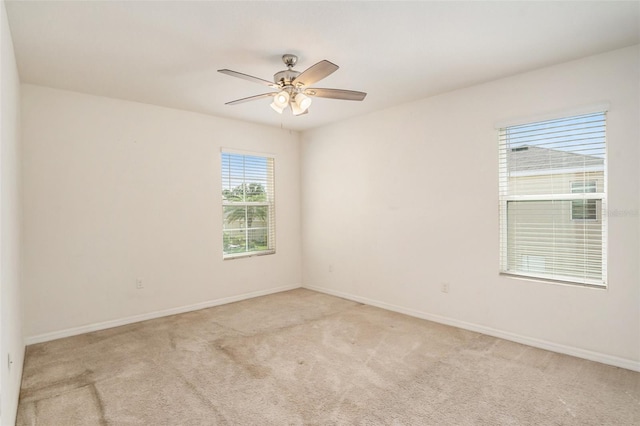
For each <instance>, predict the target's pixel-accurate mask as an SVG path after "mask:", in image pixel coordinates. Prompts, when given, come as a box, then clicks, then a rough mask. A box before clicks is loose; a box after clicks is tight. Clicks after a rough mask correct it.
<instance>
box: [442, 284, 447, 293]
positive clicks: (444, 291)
mask: <svg viewBox="0 0 640 426" xmlns="http://www.w3.org/2000/svg"><path fill="white" fill-rule="evenodd" d="M440 291H441V292H443V293H449V283H442V284H440Z"/></svg>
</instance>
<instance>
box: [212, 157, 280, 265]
mask: <svg viewBox="0 0 640 426" xmlns="http://www.w3.org/2000/svg"><path fill="white" fill-rule="evenodd" d="M274 181H275V179H274V159H273V158H272V157H267V156H262V155H248V154H240V153H234V152H227V151H223V152H222V252H223V257H224V258H225V259H228V258H234V257H242V256H252V255H261V254H271V253H275V248H276V243H275V242H276V239H275V190H274Z"/></svg>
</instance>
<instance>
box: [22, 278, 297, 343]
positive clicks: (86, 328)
mask: <svg viewBox="0 0 640 426" xmlns="http://www.w3.org/2000/svg"><path fill="white" fill-rule="evenodd" d="M300 287H301V286H299V285H289V286H282V287H276V288H272V289H268V290H260V291H254V292H251V293H244V294H240V295H237V296H231V297H224V298H222V299H215V300H208V301H206V302H200V303H196V304H193V305H188V306H179V307H177V308H170V309H164V310H161V311H155V312H149V313H146V314H140V315H133V316H130V317H126V318H120V319H116V320H111V321H104V322H98V323H94V324H87V325H82V326H80V327H73V328H68V329H65V330H60V331H53V332H51V333H44V334H38V335H35V336H29V337H26V338H25V344H26V345H33V344H35V343H42V342H48V341H51V340H56V339H62V338H63V337H70V336H76V335H78V334H84V333H90V332H92V331H98V330H105V329H107V328H113V327H120V326H122V325H127V324H133V323H136V322H140V321H147V320H150V319H155V318H160V317H166V316H170V315H176V314H182V313H185V312H191V311H198V310H200V309H205V308H211V307H213V306H219V305H224V304H227V303H232V302H239V301H241V300H246V299H252V298H254V297H259V296H266V295H268V294H274V293H280V292H283V291H288V290H293V289H296V288H300Z"/></svg>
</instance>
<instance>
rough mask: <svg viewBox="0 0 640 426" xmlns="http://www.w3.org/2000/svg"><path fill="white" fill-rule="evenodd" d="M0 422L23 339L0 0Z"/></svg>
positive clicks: (7, 48)
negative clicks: (11, 362) (9, 361)
mask: <svg viewBox="0 0 640 426" xmlns="http://www.w3.org/2000/svg"><path fill="white" fill-rule="evenodd" d="M0 44H1V46H0V142H1V148H0V241H1V244H0V399H1V401H2V403H1V404H0V410H1V411H0V416H1V417H0V424H3V425H12V424H14V423H15V416H16V409H17V407H18V395H19V392H20V380H21V378H22V363H23V359H24V340H23V335H22V304H21V299H20V293H21V264H20V262H21V260H20V259H21V237H20V230H21V201H20V81H19V78H18V70H17V68H16V61H15V56H14V52H13V42H12V40H11V33H10V32H9V23H8V21H7V15H6V10H5V5H4V1H2V2H0ZM8 356H11V359H12V361H13V364H12V365H11V367H10V368H9V365H8Z"/></svg>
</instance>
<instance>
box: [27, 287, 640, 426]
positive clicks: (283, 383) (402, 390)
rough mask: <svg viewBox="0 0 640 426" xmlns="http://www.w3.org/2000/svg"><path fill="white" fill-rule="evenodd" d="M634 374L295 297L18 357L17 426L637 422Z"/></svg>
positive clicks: (305, 293) (327, 300)
mask: <svg viewBox="0 0 640 426" xmlns="http://www.w3.org/2000/svg"><path fill="white" fill-rule="evenodd" d="M638 424H640V373H636V372H632V371H629V370H625V369H621V368H617V367H612V366H607V365H603V364H599V363H596V362H591V361H587V360H583V359H579V358H574V357H571V356H567V355H562V354H557V353H553V352H549V351H545V350H541V349H536V348H532V347H529V346H525V345H521V344H517V343H513V342H509V341H506V340H502V339H497V338H494V337H489V336H486V335H483V334H479V333H474V332H470V331H466V330H462V329H458V328H455V327H449V326H445V325H441V324H437V323H433V322H429V321H425V320H421V319H417V318H413V317H409V316H406V315H401V314H398V313H394V312H389V311H385V310H383V309H379V308H375V307H372V306H367V305H363V304H360V303H356V302H352V301H348V300H344V299H341V298H337V297H334V296H329V295H326V294H321V293H317V292H313V291H310V290H305V289H297V290H292V291H287V292H283V293H278V294H273V295H269V296H264V297H258V298H255V299H250V300H245V301H241V302H236V303H231V304H228V305H223V306H217V307H214V308H209V309H203V310H199V311H194V312H189V313H185V314H181V315H175V316H170V317H165V318H160V319H155V320H150V321H145V322H140V323H136V324H131V325H127V326H123V327H117V328H112V329H108V330H103V331H98V332H93V333H88V334H83V335H79V336H74V337H69V338H65V339H60V340H55V341H51V342H46V343H41V344H36V345H31V346H28V347H27V352H26V359H25V366H24V373H23V382H22V389H21V394H20V404H19V408H18V421H17V425H19V426H23V425H38V426H42V425H55V426H73V425H83V426H88V425H154V426H155V425H581V426H582V425H616V426H618V425H638Z"/></svg>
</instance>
